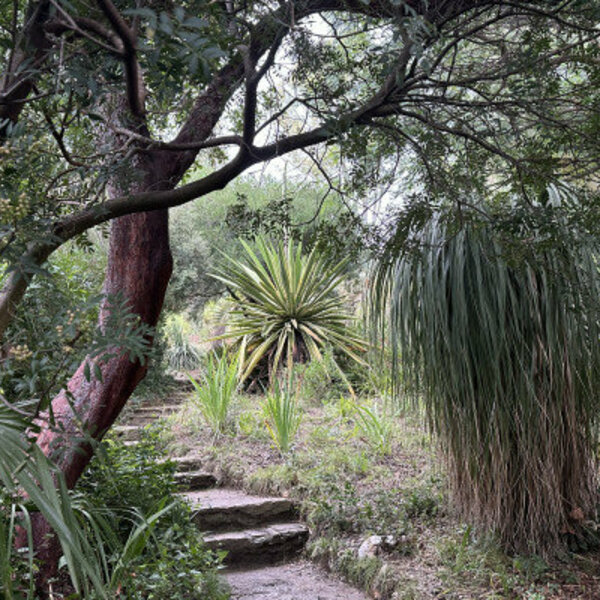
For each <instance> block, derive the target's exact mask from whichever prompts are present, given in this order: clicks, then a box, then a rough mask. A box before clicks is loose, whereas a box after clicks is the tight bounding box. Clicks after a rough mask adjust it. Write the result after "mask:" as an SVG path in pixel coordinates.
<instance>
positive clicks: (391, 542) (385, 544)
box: [357, 535, 398, 558]
mask: <svg viewBox="0 0 600 600" xmlns="http://www.w3.org/2000/svg"><path fill="white" fill-rule="evenodd" d="M397 546H398V539H397V538H396V537H395V536H393V535H385V536H381V535H372V536H370V537H368V538H367V539H366V540H365V541H364V542H363V543H362V544H361V545H360V547H359V548H358V552H357V554H358V558H367V557H369V556H377V555H379V554H381V552H382V551H385V552H390V551H392V550H394V549H395V548H396V547H397Z"/></svg>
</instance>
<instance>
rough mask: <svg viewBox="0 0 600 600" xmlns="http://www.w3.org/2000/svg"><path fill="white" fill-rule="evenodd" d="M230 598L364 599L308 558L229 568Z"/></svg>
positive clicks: (248, 599) (234, 599) (263, 599)
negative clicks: (268, 565) (282, 562)
mask: <svg viewBox="0 0 600 600" xmlns="http://www.w3.org/2000/svg"><path fill="white" fill-rule="evenodd" d="M226 579H227V582H228V583H229V585H230V586H231V600H367V596H366V595H365V594H363V593H362V592H359V591H358V590H356V589H355V588H353V587H350V586H349V585H347V584H345V583H343V582H341V581H339V580H338V579H334V578H331V577H330V576H328V575H327V573H325V572H324V571H323V570H322V569H319V568H318V567H316V566H315V565H313V564H312V563H309V562H307V561H297V562H294V563H289V564H287V565H281V566H277V567H264V568H261V569H252V570H248V571H230V572H228V573H227V574H226Z"/></svg>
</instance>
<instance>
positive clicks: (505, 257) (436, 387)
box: [372, 212, 600, 553]
mask: <svg viewBox="0 0 600 600" xmlns="http://www.w3.org/2000/svg"><path fill="white" fill-rule="evenodd" d="M542 214H544V213H543V212H542ZM547 217H550V218H555V215H554V213H550V212H548V214H547ZM464 218H465V215H464V214H463V219H464ZM473 220H474V221H475V217H473ZM519 223H520V225H519V226H518V229H517V230H516V231H515V229H514V225H512V226H511V227H512V229H507V228H503V229H499V230H498V229H497V230H493V229H492V228H491V227H490V226H489V225H487V224H483V223H477V222H474V223H471V224H469V222H466V223H464V224H463V225H462V226H460V224H459V225H456V224H455V223H453V222H452V221H450V219H449V218H448V219H445V218H444V216H443V215H442V216H440V215H434V216H433V217H432V218H431V219H430V220H429V221H428V222H427V223H426V224H425V225H424V226H423V227H422V228H420V229H419V230H418V232H416V233H414V235H412V236H411V238H410V239H409V240H408V243H407V245H406V248H407V250H406V251H404V252H401V253H400V254H399V255H396V256H395V258H393V259H392V260H389V261H385V262H383V263H382V264H381V266H380V268H379V271H378V273H377V276H376V278H375V280H374V287H373V299H372V304H373V308H374V315H376V319H378V322H379V325H380V326H382V325H383V323H382V322H383V321H386V319H389V321H388V323H389V329H390V335H391V342H392V345H393V347H394V348H395V349H396V351H397V349H398V348H401V350H402V360H403V364H404V366H405V369H404V371H403V376H404V377H407V379H408V381H409V382H410V383H412V386H413V389H414V390H416V391H417V392H423V394H424V397H425V404H426V409H427V411H428V413H429V418H430V420H431V423H432V424H433V428H434V430H435V431H436V433H437V434H439V436H440V439H441V443H442V447H443V450H444V451H445V453H446V455H447V457H448V459H449V463H450V478H451V481H452V484H453V487H454V492H455V497H456V500H457V502H458V504H459V506H460V508H461V510H462V513H463V515H464V516H466V517H467V518H469V519H470V520H471V522H474V523H479V524H484V525H486V526H488V527H490V528H491V529H494V530H496V531H497V532H498V534H499V536H500V539H501V542H502V544H503V545H504V547H505V548H509V549H512V550H516V551H520V552H523V553H527V552H541V553H544V552H553V551H555V550H556V549H557V548H560V547H561V546H562V545H563V544H564V542H565V537H564V536H563V535H562V534H561V532H564V531H573V532H576V534H577V535H584V534H585V531H584V530H583V527H582V525H583V522H584V520H585V519H587V518H589V519H593V518H594V517H595V503H596V498H597V488H596V466H595V465H596V458H595V456H594V451H595V447H596V446H595V442H596V439H597V427H596V424H597V419H598V411H599V408H600V407H599V396H598V393H597V390H598V386H599V385H600V345H599V344H598V339H599V336H600V319H599V315H600V307H599V306H598V298H600V273H599V270H598V247H597V244H596V242H595V241H594V240H592V239H589V238H586V237H585V236H583V235H580V236H579V237H577V234H576V232H575V231H574V230H572V229H569V239H570V240H571V241H570V242H569V243H566V242H564V240H563V242H564V243H562V242H561V240H553V241H552V242H550V243H549V242H548V241H547V238H545V237H543V238H542V239H541V240H540V239H539V236H540V230H539V229H538V228H537V227H531V228H528V227H527V226H526V224H525V222H524V221H523V219H522V217H520V219H519ZM554 229H556V228H555V227H554V228H553V230H554ZM519 236H520V237H519ZM519 239H523V240H527V241H526V242H525V243H522V242H521V243H519ZM388 258H389V257H388ZM388 306H389V311H388V309H387V307H388Z"/></svg>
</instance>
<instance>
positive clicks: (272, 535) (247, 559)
mask: <svg viewBox="0 0 600 600" xmlns="http://www.w3.org/2000/svg"><path fill="white" fill-rule="evenodd" d="M308 534H309V532H308V528H307V527H306V525H303V524H302V523H273V524H271V525H268V526H266V527H261V528H256V529H244V530H241V531H229V532H226V533H216V534H210V535H206V536H204V542H205V543H206V545H207V546H208V547H209V548H211V549H212V550H225V551H227V556H226V557H225V562H226V563H228V564H235V565H236V566H240V565H249V564H272V563H277V562H282V561H284V560H288V559H289V558H290V557H292V556H294V555H296V554H297V553H298V552H300V551H301V550H302V548H304V545H305V544H306V540H307V539H308Z"/></svg>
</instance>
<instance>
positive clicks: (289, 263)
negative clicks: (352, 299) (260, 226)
mask: <svg viewBox="0 0 600 600" xmlns="http://www.w3.org/2000/svg"><path fill="white" fill-rule="evenodd" d="M242 245H243V248H244V251H245V257H244V260H236V259H234V258H231V257H230V256H227V255H226V259H227V262H226V264H225V265H224V266H223V268H222V269H221V270H219V271H217V272H216V273H215V274H214V277H215V278H217V279H219V280H220V281H222V282H223V283H224V284H225V285H226V286H227V288H228V289H229V290H230V291H231V294H232V296H233V301H234V308H233V310H232V312H231V320H230V323H229V331H228V332H227V333H226V334H224V335H223V336H221V337H223V338H237V339H238V340H239V346H240V353H241V354H240V370H241V378H242V380H244V379H246V378H247V377H249V376H250V374H251V373H252V372H253V371H254V369H255V368H256V367H257V366H258V365H259V363H261V361H263V359H265V360H266V361H267V375H268V377H269V379H271V380H272V379H273V377H274V375H275V373H276V372H277V369H278V368H279V367H280V366H281V364H282V363H284V362H285V364H286V366H287V368H288V371H291V368H292V365H293V363H294V362H305V361H306V360H308V359H312V360H321V359H322V352H321V350H322V348H323V347H324V346H325V345H330V346H333V347H335V348H337V349H339V350H340V351H342V352H345V353H346V354H348V355H349V356H350V357H352V358H353V359H354V360H357V361H360V360H361V359H360V357H359V354H360V353H361V352H363V351H364V349H365V343H364V342H363V340H361V339H360V338H359V337H358V336H357V335H355V334H354V333H352V332H351V331H350V330H349V329H348V327H347V323H348V321H349V320H350V315H349V314H348V312H347V311H346V309H345V307H344V303H343V299H342V297H341V296H340V295H339V294H338V293H337V290H338V288H339V286H340V284H341V283H342V280H343V271H344V268H345V266H346V261H341V262H338V263H336V264H334V263H332V262H331V261H330V260H329V259H327V258H326V257H325V256H323V255H321V254H320V253H319V252H317V250H315V249H313V250H312V251H311V252H310V253H309V254H308V255H305V254H303V247H302V244H301V243H298V244H297V243H295V242H294V241H289V242H288V243H287V244H286V245H284V244H283V243H280V244H278V245H277V246H274V245H272V244H270V243H268V242H266V241H265V240H264V239H258V240H257V242H256V248H257V250H256V252H255V251H254V250H253V249H252V248H251V247H250V246H249V245H248V244H247V243H245V242H242Z"/></svg>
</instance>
